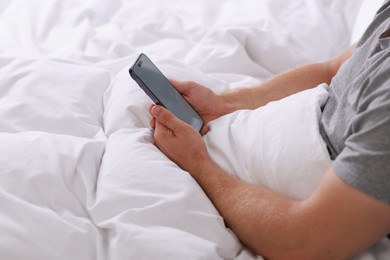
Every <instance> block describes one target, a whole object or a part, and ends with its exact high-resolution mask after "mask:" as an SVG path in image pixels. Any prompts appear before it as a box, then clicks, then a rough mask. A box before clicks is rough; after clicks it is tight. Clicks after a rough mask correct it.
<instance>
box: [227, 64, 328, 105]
mask: <svg viewBox="0 0 390 260" xmlns="http://www.w3.org/2000/svg"><path fill="white" fill-rule="evenodd" d="M330 64H331V62H330V61H328V62H323V63H315V64H308V65H304V66H301V67H298V68H295V69H291V70H288V71H286V72H283V73H281V74H278V75H276V76H274V77H272V78H270V79H268V80H266V81H265V82H263V83H262V84H260V85H258V86H255V87H251V88H242V89H237V90H233V91H230V92H226V93H223V94H221V97H222V98H223V100H224V101H225V104H226V106H227V110H228V112H233V111H236V110H238V109H256V108H258V107H261V106H263V105H266V104H267V103H268V102H271V101H276V100H280V99H282V98H284V97H287V96H289V95H292V94H295V93H297V92H300V91H302V90H305V89H309V88H313V87H315V86H317V85H319V84H321V83H328V84H329V83H330V81H331V79H332V77H333V76H334V73H335V72H334V71H333V70H332V69H331V68H330Z"/></svg>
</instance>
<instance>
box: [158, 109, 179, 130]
mask: <svg viewBox="0 0 390 260" xmlns="http://www.w3.org/2000/svg"><path fill="white" fill-rule="evenodd" d="M152 115H153V117H155V118H156V123H157V122H159V123H161V124H163V125H164V126H165V127H167V128H169V129H171V130H172V131H173V132H177V131H180V130H181V129H182V128H183V124H185V123H184V122H183V121H181V120H179V119H178V118H177V117H176V116H174V115H173V114H172V113H171V112H170V111H168V110H167V109H165V108H164V107H161V106H154V107H153V108H152Z"/></svg>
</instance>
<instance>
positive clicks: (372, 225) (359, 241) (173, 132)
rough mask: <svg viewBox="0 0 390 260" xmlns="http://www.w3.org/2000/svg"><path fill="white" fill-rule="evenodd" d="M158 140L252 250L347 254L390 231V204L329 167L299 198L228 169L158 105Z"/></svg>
mask: <svg viewBox="0 0 390 260" xmlns="http://www.w3.org/2000/svg"><path fill="white" fill-rule="evenodd" d="M151 113H152V115H153V117H154V118H155V120H156V121H155V133H154V137H155V142H156V145H157V146H158V147H159V149H160V150H162V151H163V152H164V153H165V154H166V155H167V156H168V157H169V158H170V159H172V160H173V161H175V162H176V163H177V164H178V165H179V166H180V167H181V168H183V169H184V170H186V171H188V172H189V173H190V174H191V175H192V176H193V177H194V178H195V179H196V181H197V182H198V183H199V184H200V186H201V187H202V188H203V190H204V191H205V192H206V194H207V195H208V197H209V198H210V199H211V200H212V202H213V203H214V205H215V206H216V208H217V209H218V211H219V212H220V214H221V215H222V216H223V217H224V219H225V221H226V223H227V225H228V226H229V227H230V228H231V229H232V230H233V231H234V232H235V234H236V235H237V236H238V238H239V239H240V240H241V241H242V242H243V243H244V244H245V245H246V246H247V247H248V248H250V249H251V250H253V251H254V252H255V253H257V254H259V255H263V256H265V257H266V258H270V259H273V258H275V259H346V258H349V257H352V256H354V255H355V254H357V253H358V252H359V251H361V250H364V249H365V248H367V247H368V246H370V245H371V244H373V243H374V242H375V241H377V240H378V239H380V238H381V237H384V236H385V235H386V234H387V233H389V231H390V221H389V220H390V206H389V205H387V204H385V203H382V202H380V201H377V200H375V199H373V198H371V197H369V196H368V195H366V194H364V193H362V192H360V191H358V190H356V189H354V188H352V187H350V186H348V185H347V184H345V183H344V182H343V181H341V180H340V179H339V178H338V177H337V176H336V175H335V173H334V172H333V170H332V169H330V170H329V171H328V173H327V174H326V176H325V178H324V179H323V181H322V182H321V184H320V186H319V187H318V188H317V189H316V191H315V192H314V193H313V194H312V195H311V196H310V197H309V198H308V199H306V200H304V201H297V200H293V199H290V198H288V197H286V196H284V195H281V194H279V193H276V192H274V191H272V190H270V189H268V188H266V187H263V186H261V185H254V184H249V183H246V182H243V181H240V180H238V179H237V178H235V177H233V176H231V175H229V174H227V173H226V172H225V171H224V170H222V169H221V168H220V167H219V166H218V165H216V164H215V163H214V162H213V161H212V160H211V159H210V158H209V156H208V154H207V150H206V147H205V145H204V143H203V142H202V138H201V136H200V135H199V134H198V133H197V132H196V130H194V129H193V128H192V127H190V126H188V125H187V124H185V123H183V122H182V121H180V120H178V119H177V118H176V117H174V116H173V114H172V113H170V112H169V111H168V110H166V109H164V108H162V107H159V106H155V107H153V108H152V109H151Z"/></svg>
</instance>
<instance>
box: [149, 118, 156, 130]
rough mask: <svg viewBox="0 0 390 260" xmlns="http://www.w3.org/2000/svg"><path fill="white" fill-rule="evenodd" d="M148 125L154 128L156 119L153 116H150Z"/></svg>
mask: <svg viewBox="0 0 390 260" xmlns="http://www.w3.org/2000/svg"><path fill="white" fill-rule="evenodd" d="M149 125H150V127H151V128H153V129H154V128H156V119H155V118H154V117H152V118H150V120H149Z"/></svg>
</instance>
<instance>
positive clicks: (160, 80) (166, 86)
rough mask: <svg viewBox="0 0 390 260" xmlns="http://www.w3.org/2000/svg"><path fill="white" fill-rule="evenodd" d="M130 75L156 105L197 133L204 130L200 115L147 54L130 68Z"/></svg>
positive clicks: (141, 56) (142, 55) (140, 57)
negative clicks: (159, 105) (164, 108)
mask: <svg viewBox="0 0 390 260" xmlns="http://www.w3.org/2000/svg"><path fill="white" fill-rule="evenodd" d="M130 75H131V76H132V77H133V78H134V79H135V81H136V82H137V83H138V85H140V87H141V88H142V89H143V90H144V91H145V92H146V94H148V95H149V96H150V97H151V98H152V100H153V101H154V102H155V103H160V104H161V105H163V106H164V107H166V108H167V109H168V110H169V111H171V112H172V113H173V114H174V115H175V116H176V117H177V118H179V119H180V120H182V121H184V122H186V123H187V124H189V125H191V126H192V127H194V128H195V129H196V130H197V131H200V130H201V129H202V126H203V121H202V119H201V118H200V116H199V115H198V113H196V111H195V110H194V109H193V108H192V107H191V105H190V104H189V103H188V102H187V101H186V100H185V99H184V98H183V97H182V96H181V94H180V93H179V92H178V91H177V90H176V89H175V87H173V86H172V84H171V83H170V82H169V81H168V80H167V78H166V77H165V76H164V75H163V74H162V73H161V71H160V70H159V69H158V68H157V67H156V66H155V65H154V64H153V63H152V61H151V60H150V59H149V58H148V57H147V56H146V55H145V54H141V55H140V56H139V57H138V59H137V61H136V62H135V63H134V65H133V66H132V67H131V68H130Z"/></svg>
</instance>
